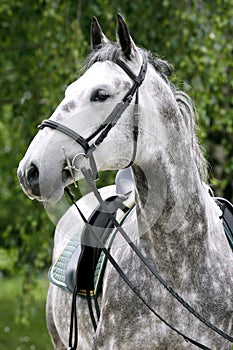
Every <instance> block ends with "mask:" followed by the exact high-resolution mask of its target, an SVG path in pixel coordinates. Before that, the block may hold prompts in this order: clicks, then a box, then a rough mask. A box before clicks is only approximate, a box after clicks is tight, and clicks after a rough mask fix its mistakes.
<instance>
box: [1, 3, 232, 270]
mask: <svg viewBox="0 0 233 350" xmlns="http://www.w3.org/2000/svg"><path fill="white" fill-rule="evenodd" d="M117 12H121V13H122V14H123V15H124V16H125V18H126V19H127V22H128V24H129V28H130V29H131V32H132V36H133V38H134V39H135V40H136V42H137V44H138V45H140V46H143V47H145V48H147V49H150V50H151V51H152V52H155V53H158V54H159V56H160V57H162V58H165V59H167V60H168V61H169V62H170V63H171V64H173V65H174V67H175V71H176V75H175V76H174V78H173V79H174V82H175V83H176V84H178V86H179V87H180V86H183V88H184V89H185V90H187V92H188V93H189V94H190V95H191V97H192V98H193V99H194V100H195V103H196V105H197V109H198V113H199V136H200V138H201V140H202V143H203V147H204V149H205V152H206V154H207V160H208V161H209V163H210V168H211V173H210V175H211V178H212V180H211V181H212V184H213V185H214V187H215V188H214V190H215V191H216V192H217V194H218V195H223V196H225V197H227V198H228V199H230V200H233V189H232V171H233V157H232V154H233V132H232V131H233V94H232V88H233V61H232V53H233V41H232V37H233V33H232V28H233V1H232V0H221V1H220V0H215V1H212V0H208V1H204V0H190V1H187V0H181V1H176V2H174V1H171V0H162V1H161V0H160V1H158V0H156V1H152V0H143V1H142V0H139V1H136V2H135V1H128V0H127V1H126V0H118V1H116V0H113V1H110V0H97V1H94V2H93V1H89V0H86V1H85V2H84V1H80V0H79V1H77V2H75V1H72V0H67V1H61V0H38V1H31V0H30V1H29V0H25V1H19V0H14V1H7V0H2V1H1V3H0V35H1V37H0V40H1V55H0V75H1V79H2V81H1V95H0V115H1V117H0V159H1V177H0V198H1V199H0V200H1V221H0V232H1V248H0V254H1V258H0V269H1V270H2V271H4V273H11V274H12V273H14V274H15V273H17V272H24V274H25V275H26V276H30V275H32V274H35V273H38V271H41V270H42V269H44V268H47V267H48V266H49V261H50V259H51V249H52V236H53V230H54V227H53V225H52V224H51V223H50V221H49V219H48V217H47V215H46V214H45V211H44V209H43V207H42V206H41V205H40V204H38V203H36V202H32V201H30V200H28V199H26V198H25V196H24V194H23V193H22V191H21V189H20V186H19V184H18V181H17V178H16V169H17V166H18V162H19V161H20V159H21V158H22V156H23V154H24V152H25V150H26V149H27V147H28V144H29V142H30V140H31V139H32V138H33V136H34V135H35V133H36V125H38V124H39V123H40V122H41V120H42V119H44V118H47V117H49V116H50V115H51V113H52V112H53V110H54V108H55V107H56V106H57V105H58V103H59V101H60V100H61V99H62V97H63V93H64V90H65V87H66V86H67V85H68V84H69V83H70V82H71V81H73V80H75V79H76V77H77V73H78V71H79V68H80V67H81V64H82V62H83V60H84V58H85V57H86V55H87V53H88V51H89V50H90V46H89V28H90V20H91V17H92V16H93V15H95V16H97V17H99V20H100V22H101V25H102V27H103V29H104V31H105V32H106V34H107V36H108V37H109V38H110V39H112V40H115V25H116V21H115V18H116V13H117ZM101 181H103V180H101ZM104 181H106V179H104ZM104 181H103V182H101V184H103V183H104Z"/></svg>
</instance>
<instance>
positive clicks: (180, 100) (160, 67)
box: [83, 42, 207, 181]
mask: <svg viewBox="0 0 233 350" xmlns="http://www.w3.org/2000/svg"><path fill="white" fill-rule="evenodd" d="M138 50H139V52H140V53H141V55H143V56H144V57H145V58H146V59H147V61H148V62H149V63H150V64H151V66H152V67H153V68H154V69H155V71H156V73H157V74H158V75H159V76H160V77H161V78H162V79H163V80H164V81H165V82H166V83H167V85H168V86H169V87H170V89H171V91H172V92H173V94H174V97H175V99H176V101H177V104H178V107H179V110H180V113H181V116H182V118H183V119H184V122H185V124H186V127H187V130H188V133H189V137H190V140H191V146H192V148H193V156H194V160H195V163H196V166H197V169H198V172H199V175H200V177H201V179H202V180H203V181H206V179H207V163H206V160H205V158H204V156H203V153H202V150H201V148H200V145H199V143H198V140H197V136H196V125H197V117H198V115H197V112H196V108H195V105H194V102H193V101H192V99H191V98H190V97H189V96H188V95H187V94H186V93H185V92H184V91H182V90H181V89H179V88H178V87H177V86H175V85H174V84H173V83H172V82H171V81H170V80H169V77H170V76H171V75H172V73H173V67H172V65H171V64H170V63H168V62H167V61H165V60H162V59H160V58H159V57H157V56H154V55H153V54H152V53H151V52H150V51H148V50H146V49H143V48H138ZM122 58H123V54H122V51H121V48H120V47H119V46H118V44H117V43H115V42H108V43H105V44H104V45H100V46H99V48H98V49H96V50H93V51H92V52H91V53H90V54H89V55H88V57H87V58H86V60H85V62H84V64H83V71H85V70H87V69H89V68H90V67H91V66H92V65H93V64H94V63H96V62H104V61H111V62H117V60H118V59H122Z"/></svg>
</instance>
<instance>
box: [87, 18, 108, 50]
mask: <svg viewBox="0 0 233 350" xmlns="http://www.w3.org/2000/svg"><path fill="white" fill-rule="evenodd" d="M108 42H109V40H108V38H107V37H106V36H105V35H104V33H103V31H102V29H101V26H100V24H99V22H98V20H97V18H96V17H93V19H92V23H91V45H92V49H93V50H95V49H98V48H99V46H100V45H104V44H107V43H108Z"/></svg>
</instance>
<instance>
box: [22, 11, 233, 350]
mask: <svg viewBox="0 0 233 350" xmlns="http://www.w3.org/2000/svg"><path fill="white" fill-rule="evenodd" d="M92 46H93V51H92V53H91V54H90V55H89V57H88V58H87V60H86V63H85V72H84V73H83V75H82V76H81V77H80V78H79V79H77V80H76V81H75V82H73V83H72V84H71V85H70V86H68V88H67V90H66V93H65V97H64V99H63V100H62V102H61V103H60V105H59V106H58V107H57V109H56V110H55V112H54V113H53V115H52V116H51V118H50V119H49V120H48V121H45V122H43V123H42V126H41V127H40V128H41V130H40V131H39V132H38V134H37V135H36V137H35V138H34V140H33V141H32V143H31V145H30V146H29V148H28V150H27V152H26V154H25V156H24V158H23V159H22V161H21V162H20V165H19V169H18V177H19V180H20V183H21V185H22V187H23V190H24V192H25V193H26V195H27V196H28V197H30V198H32V199H33V198H35V199H37V200H39V201H42V202H44V203H45V202H46V203H51V202H57V201H59V200H60V198H61V197H62V196H63V192H64V188H65V187H66V186H68V185H69V184H71V183H73V182H74V180H75V181H78V180H79V179H81V178H83V176H84V175H85V174H84V172H83V171H81V170H82V169H89V170H90V171H89V172H88V173H87V174H89V176H90V178H91V179H92V180H93V179H94V178H95V176H96V174H97V172H100V171H105V170H119V169H124V168H126V167H128V166H129V165H131V167H132V174H133V175H132V176H133V183H134V184H135V187H134V192H135V203H136V205H135V207H134V208H133V209H132V211H131V214H130V215H129V216H128V217H127V218H126V220H125V221H124V223H123V224H122V229H123V230H124V232H126V233H127V235H128V237H130V240H131V242H133V244H131V245H130V244H127V242H126V241H124V239H123V238H122V236H121V235H120V233H119V232H118V233H117V234H116V237H115V239H114V244H113V246H112V248H111V255H112V257H113V258H114V261H116V262H117V264H118V265H119V266H120V268H121V269H122V270H123V271H124V273H125V275H126V276H127V278H128V279H129V280H130V281H131V283H132V285H133V286H135V290H133V289H130V288H129V286H127V284H126V283H125V280H123V279H122V277H121V276H120V275H119V273H118V272H117V271H116V269H115V268H114V266H113V265H112V264H111V263H109V262H108V263H107V266H106V270H105V274H104V278H103V286H102V292H101V294H100V295H99V297H98V301H99V305H100V318H99V320H98V323H97V329H96V330H93V327H92V324H91V320H90V316H89V312H88V308H87V303H86V300H84V299H81V298H80V299H78V300H77V314H78V330H79V334H78V336H79V339H78V349H84V350H87V349H105V350H106V349H107V350H109V349H112V350H117V349H121V350H122V349H125V350H126V349H127V350H129V349H159V350H162V349H171V350H174V349H179V350H181V349H195V348H197V347H200V346H203V347H202V348H203V349H218V350H220V349H224V350H226V349H231V341H232V338H231V337H230V334H232V328H233V314H232V311H233V310H232V289H233V272H232V252H231V250H230V247H229V245H228V242H227V239H226V237H225V234H224V230H223V227H222V223H221V220H220V216H221V211H220V210H219V207H218V206H217V205H216V203H215V202H214V200H213V199H212V197H211V196H210V194H209V190H208V187H207V186H206V185H205V181H206V164H205V161H204V158H203V156H202V153H201V150H200V148H199V146H198V143H197V141H196V137H195V110H194V106H193V103H192V101H191V100H190V98H189V97H188V96H187V95H186V94H185V93H184V92H182V91H180V90H179V89H177V88H176V87H175V86H174V85H173V84H172V83H171V82H170V81H169V79H168V77H169V75H170V73H171V71H172V70H171V67H170V65H169V64H168V63H167V62H165V61H162V60H160V59H159V58H154V57H153V56H152V55H151V53H150V52H148V51H146V50H144V49H141V48H138V47H137V46H136V45H135V43H134V42H133V40H132V38H131V36H130V34H129V31H128V28H127V26H126V23H125V21H124V20H123V18H122V17H121V16H120V15H118V26H117V42H116V43H113V42H110V41H109V40H108V39H107V37H106V36H105V35H104V34H103V32H102V30H101V28H100V26H99V23H98V22H97V20H96V19H95V18H94V19H93V22H92ZM129 91H130V93H128V92H129ZM113 111H114V112H113ZM63 126H64V127H63ZM72 131H74V133H73V134H72ZM83 164H85V165H83ZM89 180H90V179H89ZM101 191H102V192H101ZM104 191H105V192H106V193H107V195H108V194H109V192H111V191H112V192H113V193H115V192H116V191H117V190H116V188H115V187H114V186H113V187H110V189H108V187H107V188H106V189H105V190H104V189H102V190H100V192H101V194H102V196H103V197H104V196H106V193H104ZM131 192H133V191H131ZM91 195H92V194H90V195H88V196H85V197H84V198H83V199H81V200H80V201H79V203H80V207H81V208H82V209H83V210H84V213H85V214H88V215H89V214H90V213H88V208H91V207H92V206H93V207H95V206H96V205H97V204H98V203H97V204H96V203H95V204H93V203H94V202H93V201H94V199H93V198H92V199H91V197H90V196H91ZM126 197H127V196H126ZM126 197H125V199H126ZM123 200H124V199H123ZM73 207H74V206H73ZM85 208H86V209H85ZM91 211H92V209H91V210H89V212H91ZM72 215H73V214H72V213H71V209H70V210H68V212H67V213H66V214H65V215H64V217H63V218H61V220H60V222H59V224H58V227H57V230H56V234H55V243H54V259H55V258H56V257H57V256H58V255H59V252H60V251H61V249H62V247H63V246H64V245H65V243H66V242H67V241H68V239H69V237H68V236H69V230H72V226H73V224H74V222H73V216H72ZM77 222H81V218H80V216H79V215H77ZM72 223H73V224H72ZM80 225H82V224H81V223H80ZM132 246H133V247H135V250H136V251H137V250H138V251H139V252H140V253H138V255H137V254H136V253H135V250H133V249H132ZM140 254H141V255H142V256H143V257H146V261H147V262H148V264H149V267H150V268H147V266H145V263H144V262H143V261H142V259H140ZM155 269H156V271H158V272H159V274H160V276H162V278H163V279H164V280H165V281H166V283H167V285H169V286H170V287H171V289H170V290H168V289H169V287H168V288H166V287H165V288H164V285H162V284H161V283H160V281H158V279H157V278H156V277H155V276H154V274H153V273H152V272H153V271H154V270H155ZM167 285H166V286H167ZM171 290H172V291H175V293H177V294H178V295H179V296H180V297H181V299H182V300H185V302H186V303H188V305H189V306H190V308H191V310H195V311H196V313H197V314H198V315H200V316H201V317H202V318H204V320H207V321H208V322H209V323H211V325H213V326H214V327H210V326H209V323H208V322H205V321H203V319H201V320H200V319H199V317H196V315H195V314H194V313H193V312H191V311H190V308H189V307H188V308H186V307H184V305H183V303H182V302H180V300H177V298H176V297H174V295H173V294H175V293H171ZM134 292H136V294H135V293H134ZM138 296H141V297H142V298H143V300H145V301H146V303H143V302H142V300H141V299H140V298H139V297H138ZM71 299H72V295H71V294H70V293H68V292H66V291H64V290H63V289H61V288H58V287H56V286H54V285H50V288H49V293H48V298H47V325H48V329H49V332H50V335H51V338H52V342H53V345H54V348H55V349H66V348H67V347H68V343H69V339H68V338H69V326H70V308H71ZM178 299H179V298H178ZM146 304H148V305H149V306H150V308H148V307H147V306H146ZM151 309H152V310H156V315H157V316H156V315H155V313H154V312H151ZM159 315H160V316H161V317H159ZM212 328H214V329H212ZM215 328H217V330H218V331H216V329H215ZM183 335H185V336H187V337H185V336H183ZM189 339H193V340H194V341H193V342H190V341H189ZM195 342H196V344H195ZM201 344H202V345H201Z"/></svg>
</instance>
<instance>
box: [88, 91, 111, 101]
mask: <svg viewBox="0 0 233 350" xmlns="http://www.w3.org/2000/svg"><path fill="white" fill-rule="evenodd" d="M109 97H110V95H109V93H108V92H107V91H106V90H96V91H94V92H93V94H92V95H91V101H92V102H104V101H106V100H107V99H108V98H109Z"/></svg>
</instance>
